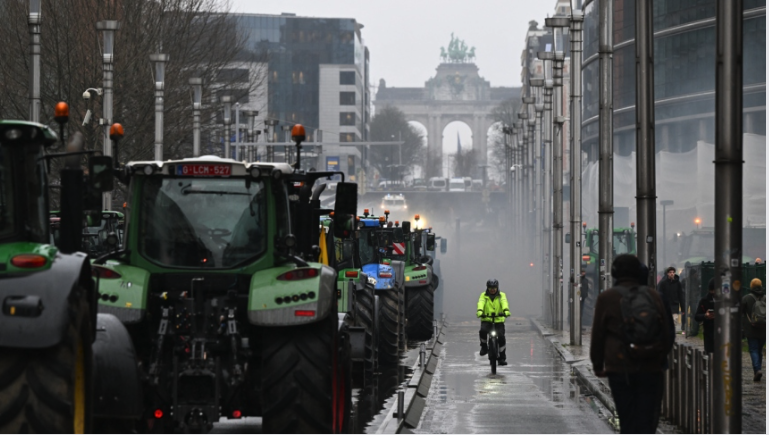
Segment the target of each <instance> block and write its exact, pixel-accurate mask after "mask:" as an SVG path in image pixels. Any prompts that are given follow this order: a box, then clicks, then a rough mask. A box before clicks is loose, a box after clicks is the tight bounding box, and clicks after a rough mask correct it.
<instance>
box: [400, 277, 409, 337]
mask: <svg viewBox="0 0 769 435" xmlns="http://www.w3.org/2000/svg"><path fill="white" fill-rule="evenodd" d="M398 307H399V309H400V314H399V315H398V323H399V324H398V328H399V330H400V333H399V335H398V340H399V344H400V350H401V351H402V352H406V351H408V350H409V342H408V339H409V336H408V333H407V329H408V317H406V287H401V288H400V291H399V292H398Z"/></svg>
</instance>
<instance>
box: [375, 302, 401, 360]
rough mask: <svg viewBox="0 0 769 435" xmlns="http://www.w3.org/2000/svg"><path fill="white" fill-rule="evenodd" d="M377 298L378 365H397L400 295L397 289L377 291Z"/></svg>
mask: <svg viewBox="0 0 769 435" xmlns="http://www.w3.org/2000/svg"><path fill="white" fill-rule="evenodd" d="M377 295H378V296H379V313H378V316H377V317H378V319H379V324H378V325H377V341H378V342H379V363H380V366H384V365H397V364H398V351H399V349H400V346H399V341H400V340H399V337H400V323H401V321H400V318H401V315H400V314H401V309H400V293H399V292H398V290H397V289H389V290H377Z"/></svg>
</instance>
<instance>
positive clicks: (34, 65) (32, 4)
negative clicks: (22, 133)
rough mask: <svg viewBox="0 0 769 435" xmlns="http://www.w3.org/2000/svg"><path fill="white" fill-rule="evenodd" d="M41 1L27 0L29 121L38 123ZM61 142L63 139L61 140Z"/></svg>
mask: <svg viewBox="0 0 769 435" xmlns="http://www.w3.org/2000/svg"><path fill="white" fill-rule="evenodd" d="M40 2H41V0H29V15H28V16H27V24H28V26H29V55H30V65H29V120H30V121H32V122H40V24H41V21H42V14H41V6H40ZM62 140H63V138H62Z"/></svg>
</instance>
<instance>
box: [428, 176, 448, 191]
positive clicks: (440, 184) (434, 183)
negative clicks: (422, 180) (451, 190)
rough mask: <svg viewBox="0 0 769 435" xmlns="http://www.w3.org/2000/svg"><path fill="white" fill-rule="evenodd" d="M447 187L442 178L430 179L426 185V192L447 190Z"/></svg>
mask: <svg viewBox="0 0 769 435" xmlns="http://www.w3.org/2000/svg"><path fill="white" fill-rule="evenodd" d="M447 187H448V183H446V179H445V178H443V177H432V178H430V181H429V182H428V183H427V190H437V191H440V190H447Z"/></svg>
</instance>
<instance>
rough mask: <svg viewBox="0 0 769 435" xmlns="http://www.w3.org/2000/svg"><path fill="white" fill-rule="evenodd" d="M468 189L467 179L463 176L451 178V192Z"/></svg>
mask: <svg viewBox="0 0 769 435" xmlns="http://www.w3.org/2000/svg"><path fill="white" fill-rule="evenodd" d="M466 190H467V187H466V186H465V180H463V179H461V178H452V179H451V180H449V192H464V191H466Z"/></svg>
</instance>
